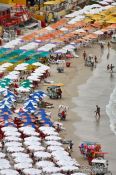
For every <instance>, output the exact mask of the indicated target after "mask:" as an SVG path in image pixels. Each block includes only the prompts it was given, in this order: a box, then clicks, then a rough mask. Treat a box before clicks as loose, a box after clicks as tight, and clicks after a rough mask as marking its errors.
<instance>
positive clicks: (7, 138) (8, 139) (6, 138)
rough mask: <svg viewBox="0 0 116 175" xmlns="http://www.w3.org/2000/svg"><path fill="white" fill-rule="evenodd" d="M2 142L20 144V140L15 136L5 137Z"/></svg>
mask: <svg viewBox="0 0 116 175" xmlns="http://www.w3.org/2000/svg"><path fill="white" fill-rule="evenodd" d="M4 140H5V141H8V142H14V141H16V142H21V141H22V139H21V138H19V137H16V136H7V137H5V138H4Z"/></svg>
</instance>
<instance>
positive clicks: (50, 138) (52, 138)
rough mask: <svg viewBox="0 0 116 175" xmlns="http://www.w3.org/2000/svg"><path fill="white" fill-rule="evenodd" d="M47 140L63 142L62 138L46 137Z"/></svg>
mask: <svg viewBox="0 0 116 175" xmlns="http://www.w3.org/2000/svg"><path fill="white" fill-rule="evenodd" d="M45 140H54V141H55V140H56V141H58V140H61V137H57V136H46V137H45Z"/></svg>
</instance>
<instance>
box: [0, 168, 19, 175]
mask: <svg viewBox="0 0 116 175" xmlns="http://www.w3.org/2000/svg"><path fill="white" fill-rule="evenodd" d="M0 174H1V175H11V174H12V175H19V172H18V171H16V170H12V169H4V170H1V171H0Z"/></svg>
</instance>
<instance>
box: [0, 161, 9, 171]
mask: <svg viewBox="0 0 116 175" xmlns="http://www.w3.org/2000/svg"><path fill="white" fill-rule="evenodd" d="M10 167H11V166H10V163H9V161H8V160H6V159H0V170H3V169H8V168H10Z"/></svg>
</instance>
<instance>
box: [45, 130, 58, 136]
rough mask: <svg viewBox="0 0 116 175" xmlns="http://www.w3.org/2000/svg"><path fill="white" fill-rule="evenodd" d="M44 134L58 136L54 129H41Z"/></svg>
mask: <svg viewBox="0 0 116 175" xmlns="http://www.w3.org/2000/svg"><path fill="white" fill-rule="evenodd" d="M42 132H43V133H44V134H45V135H54V136H59V134H58V133H57V132H55V131H51V130H50V131H49V130H48V131H42Z"/></svg>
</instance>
